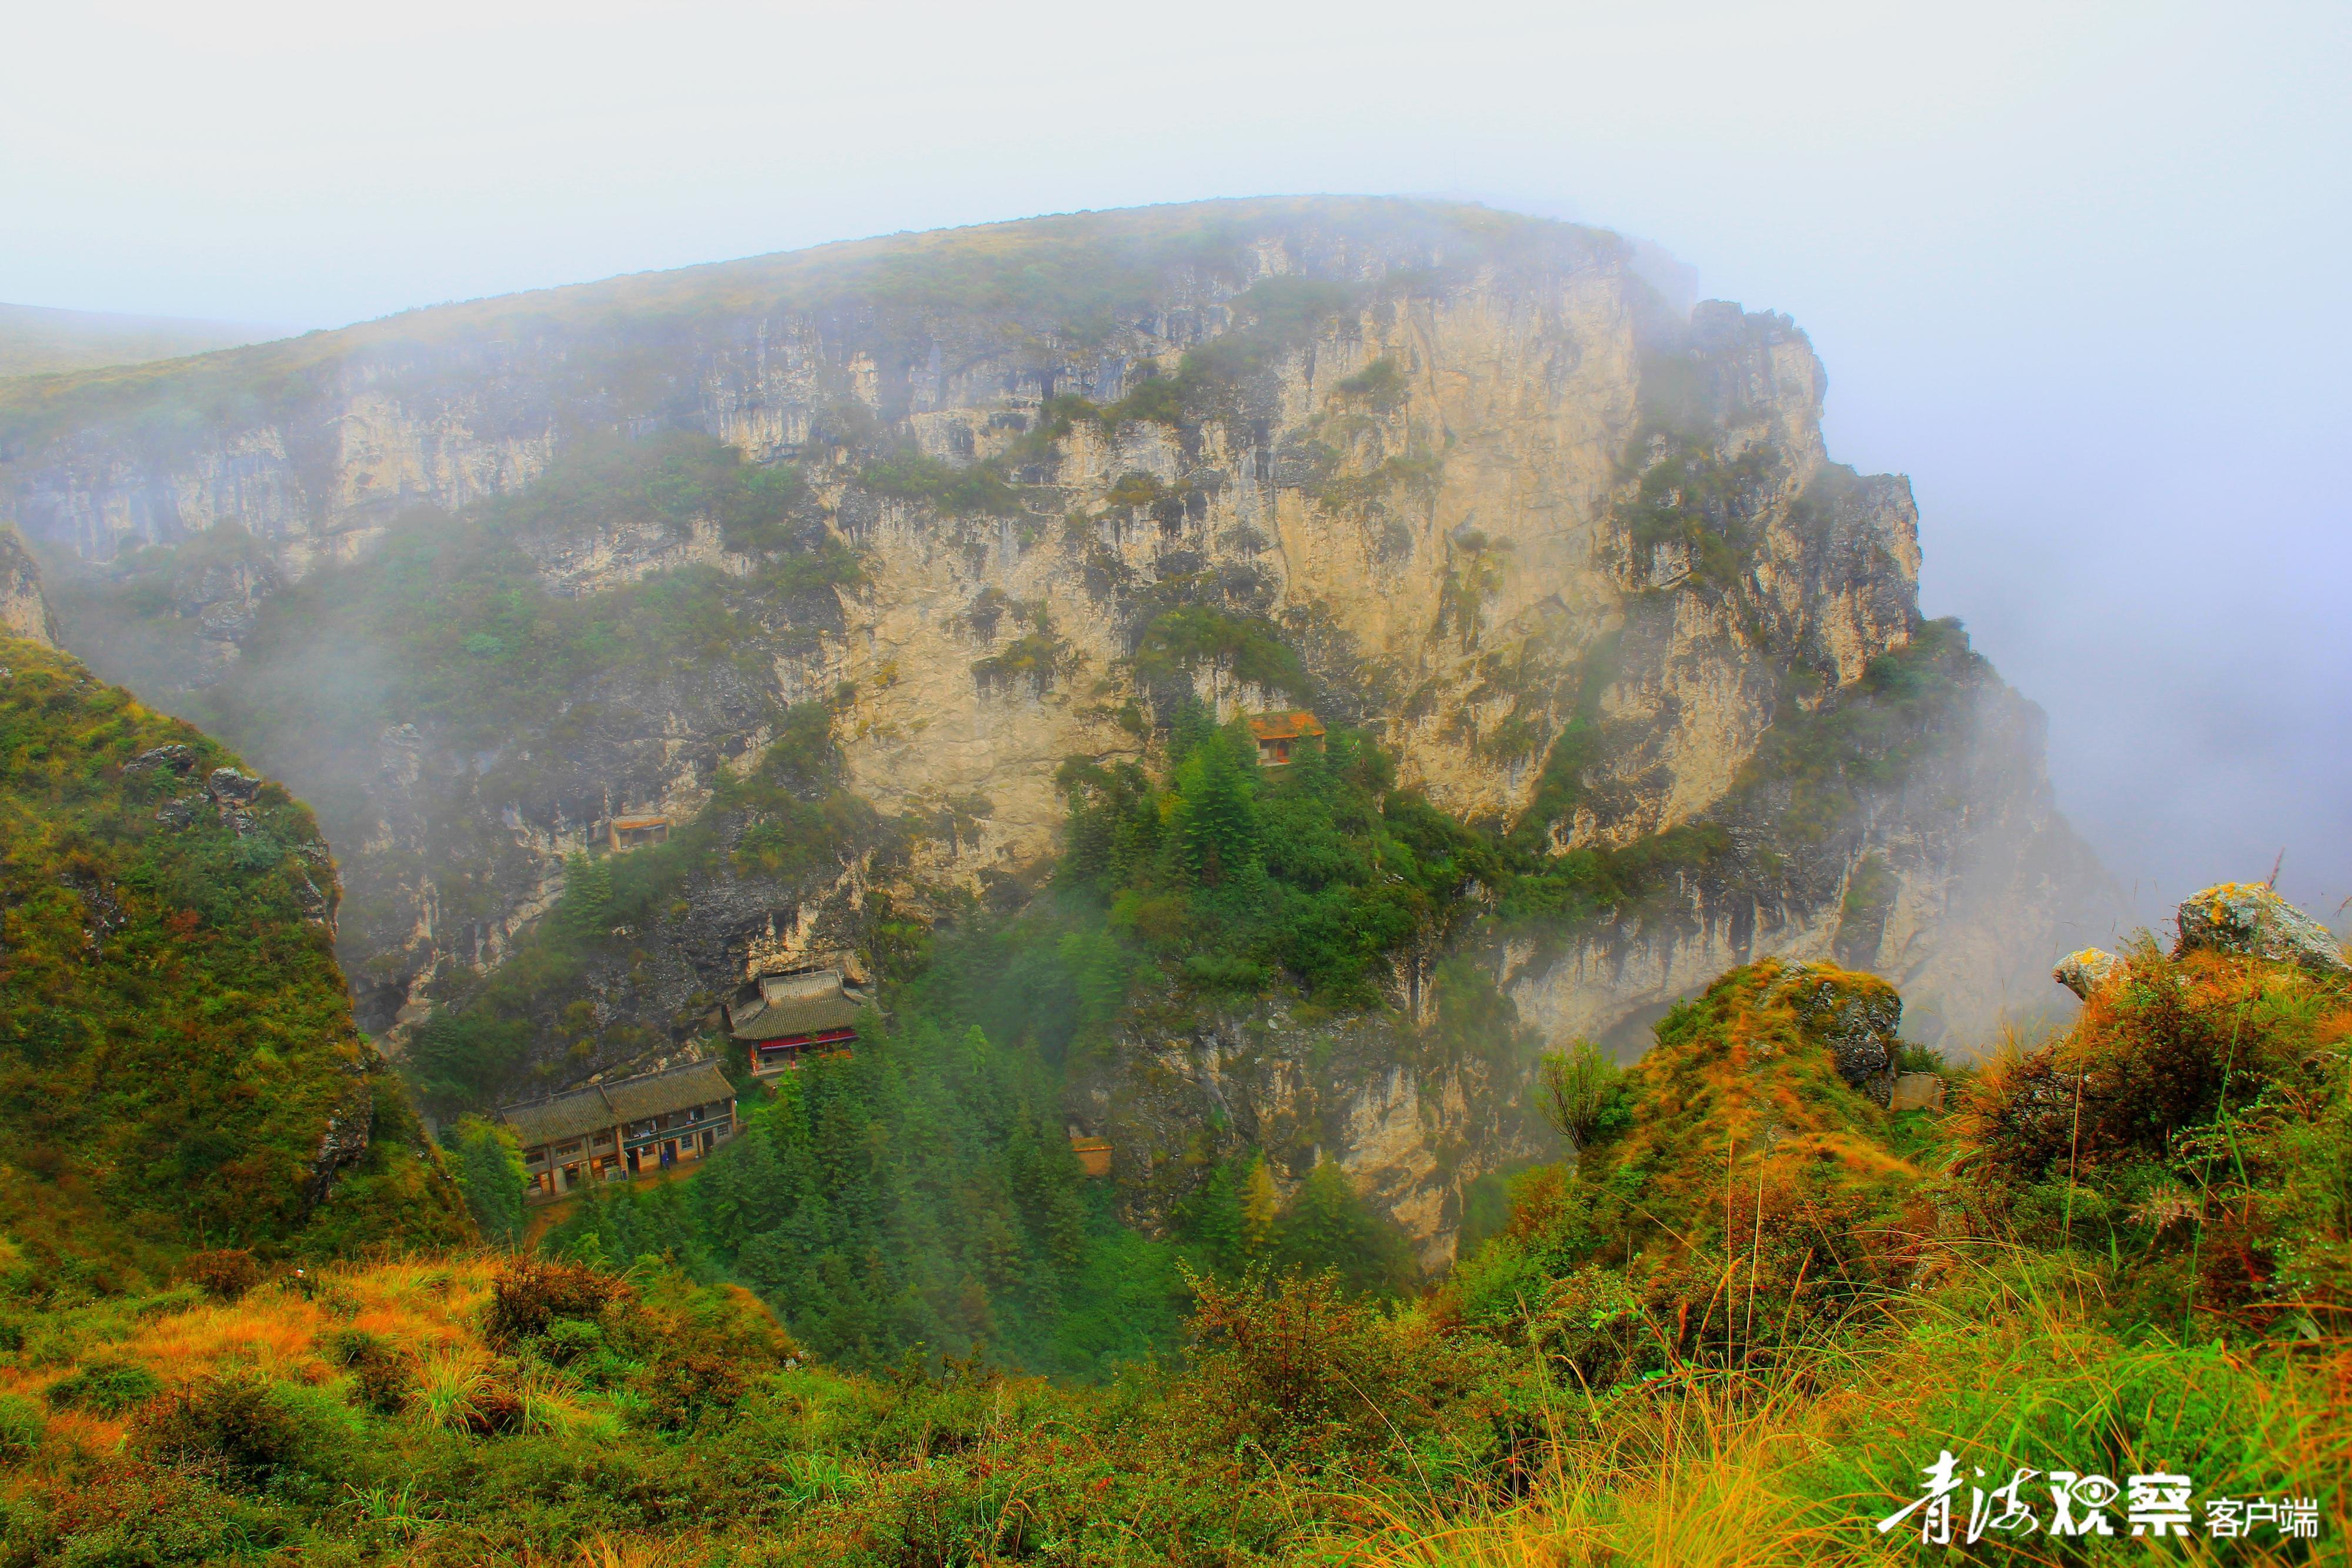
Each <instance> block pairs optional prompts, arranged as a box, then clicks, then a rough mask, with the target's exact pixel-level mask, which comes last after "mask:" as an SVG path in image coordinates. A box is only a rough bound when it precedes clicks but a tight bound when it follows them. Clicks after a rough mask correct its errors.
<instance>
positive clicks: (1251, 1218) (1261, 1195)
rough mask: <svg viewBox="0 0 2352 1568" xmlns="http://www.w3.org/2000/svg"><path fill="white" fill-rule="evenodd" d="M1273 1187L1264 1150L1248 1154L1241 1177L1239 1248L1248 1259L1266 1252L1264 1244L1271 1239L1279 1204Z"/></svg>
mask: <svg viewBox="0 0 2352 1568" xmlns="http://www.w3.org/2000/svg"><path fill="white" fill-rule="evenodd" d="M1280 1201H1281V1200H1280V1197H1279V1195H1277V1194H1276V1191H1275V1187H1274V1172H1273V1171H1271V1170H1269V1169H1267V1168H1266V1163H1265V1154H1264V1153H1263V1152H1260V1153H1255V1154H1253V1155H1250V1162H1249V1168H1248V1169H1247V1170H1246V1171H1245V1172H1244V1174H1243V1176H1242V1191H1241V1208H1242V1250H1243V1252H1244V1254H1245V1255H1247V1256H1248V1257H1251V1258H1261V1257H1264V1256H1265V1250H1266V1247H1267V1244H1268V1243H1269V1242H1271V1241H1272V1240H1273V1239H1274V1224H1275V1218H1276V1208H1277V1207H1278V1205H1279V1203H1280Z"/></svg>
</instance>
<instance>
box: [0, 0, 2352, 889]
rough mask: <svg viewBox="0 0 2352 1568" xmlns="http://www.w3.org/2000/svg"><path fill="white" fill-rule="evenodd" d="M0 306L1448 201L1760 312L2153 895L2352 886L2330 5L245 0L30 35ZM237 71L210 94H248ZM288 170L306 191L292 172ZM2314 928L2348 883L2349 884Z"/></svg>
mask: <svg viewBox="0 0 2352 1568" xmlns="http://www.w3.org/2000/svg"><path fill="white" fill-rule="evenodd" d="M12 33H13V34H14V35H15V37H14V43H15V46H16V57H17V59H18V60H19V62H20V63H21V62H26V61H33V60H39V59H58V60H76V61H84V62H88V61H93V60H102V61H103V62H105V68H104V75H105V77H106V78H107V80H108V81H109V83H110V88H109V93H108V102H107V105H106V110H105V112H104V113H102V114H100V113H94V112H92V111H91V106H90V105H89V103H87V102H86V101H82V100H81V98H80V95H81V94H82V93H84V92H85V91H86V90H87V84H88V82H89V80H90V79H91V78H92V73H91V72H89V71H87V70H77V71H71V72H67V71H54V72H52V71H32V72H27V71H20V72H18V73H16V74H17V77H18V79H17V80H16V81H15V82H14V83H12V90H11V91H10V93H9V94H7V95H6V97H5V100H0V149H5V151H0V299H5V300H8V301H11V302H14V303H18V304H26V305H38V306H47V307H58V308H75V309H85V310H106V311H120V312H131V313H137V314H146V315H153V314H170V315H174V316H183V317H200V318H208V319H235V320H253V319H263V320H280V321H295V322H299V323H301V324H303V325H307V326H329V325H337V324H341V323H344V322H347V321H350V320H352V319H364V318H369V317H373V316H377V315H381V314H384V313H388V312H391V311H394V310H397V309H400V308H407V307H410V306H414V305H420V304H426V303H431V302H435V301H437V300H441V299H446V298H467V297H476V296H482V295H488V294H495V293H501V292H506V291H509V290H514V289H520V288H526V287H539V286H544V285H549V284H555V283H562V282H569V281H574V280H580V279H585V278H591V277H600V276H605V275H609V274H613V273H615V272H623V271H632V270H639V269H645V268H651V267H674V266H680V265H686V264H690V263H694V262H699V261H707V260H715V259H720V258H724V257H730V256H741V255H748V254H753V253H758V252H762V251H768V250H774V249H779V248H784V247H789V246H802V245H806V244H812V243H816V242H820V241H824V240H829V239H836V238H844V237H850V236H856V235H867V234H873V233H879V232H888V231H893V230H898V229H919V228H929V227H934V226H940V225H953V224H963V223H971V222H981V221H987V220H992V219H998V218H1009V217H1017V216H1023V215H1026V214H1033V213H1038V212H1049V211H1062V210H1070V209H1075V208H1082V207H1104V206H1114V205H1128V204H1140V203H1149V202H1156V201H1169V200H1181V199H1191V198H1194V197H1201V196H1209V195H1239V194H1249V193H1273V192H1303V191H1356V192H1416V193H1456V194H1469V195H1475V196H1477V197H1479V198H1481V199H1484V200H1487V201H1489V202H1492V203H1494V204H1498V205H1506V206H1512V207H1517V208H1520V209H1522V210H1528V211H1535V212H1541V213H1548V214H1556V215H1563V216H1574V217H1576V218H1578V219H1580V220H1582V221H1587V222H1592V223H1597V224H1601V225H1607V226H1611V227H1614V228H1617V229H1620V230H1622V232H1625V233H1628V234H1632V235H1640V236H1642V237H1643V238H1645V239H1647V240H1649V241H1651V242H1654V244H1655V245H1657V246H1661V247H1663V248H1664V250H1666V251H1668V252H1670V253H1672V254H1673V255H1675V256H1678V257H1679V258H1681V259H1682V260H1683V261H1684V262H1685V263H1687V264H1689V265H1690V266H1691V267H1695V268H1696V274H1697V278H1698V287H1699V291H1700V293H1701V294H1702V295H1703V296H1708V297H1721V298H1734V299H1738V300H1740V301H1742V302H1743V303H1745V304H1746V305H1747V306H1748V308H1775V309H1780V310H1785V311H1787V312H1789V313H1790V314H1791V315H1792V316H1794V317H1795V319H1797V321H1798V323H1799V324H1800V325H1801V326H1802V327H1803V328H1805V329H1807V330H1808V331H1809V332H1810V333H1811V337H1812V340H1813V342H1814V345H1815V347H1816V349H1817V350H1818V351H1819V353H1820V354H1821V356H1822V360H1823V361H1825V363H1826V365H1827V367H1828V370H1829V373H1830V379H1831V385H1832V396H1831V401H1830V424H1829V434H1830V441H1831V446H1832V455H1834V456H1836V457H1838V458H1840V459H1843V460H1844V461H1847V462H1851V463H1853V464H1855V465H1858V466H1860V467H1862V468H1864V470H1865V471H1870V470H1888V471H1894V472H1899V473H1904V474H1907V475H1909V476H1911V477H1912V479H1913V482H1914V484H1915V486H1916V490H1917V494H1918V498H1919V501H1920V505H1921V511H1922V517H1923V523H1922V530H1923V536H1924V541H1923V542H1924V547H1925V553H1926V563H1927V564H1926V569H1925V573H1924V599H1925V605H1926V608H1927V612H1929V613H1931V614H1956V615H1958V616H1961V617H1962V618H1964V619H1965V620H1966V621H1967V622H1969V625H1970V627H1971V629H1972V630H1973V632H1974V633H1975V634H1976V636H1977V638H1978V639H1979V646H1980V647H1981V648H1982V649H1983V650H1984V651H1985V652H1986V653H1989V654H1990V656H1991V657H1992V658H1993V659H1994V661H1995V662H1996V663H1997V664H1999V666H2000V669H2001V670H2002V672H2003V673H2004V674H2006V675H2007V677H2008V678H2009V679H2010V680H2011V682H2012V683H2013V684H2015V685H2018V686H2019V687H2020V688H2021V689H2022V690H2023V691H2024V692H2025V693H2026V695H2029V696H2031V697H2032V698H2033V699H2034V700H2036V701H2038V702H2039V703H2041V704H2042V706H2044V707H2045V708H2046V709H2047V710H2048V712H2049V714H2050V717H2051V733H2050V749H2051V760H2052V768H2053V776H2054V780H2055V786H2056V789H2057V792H2058V797H2059V802H2060V805H2061V806H2062V808H2063V810H2066V811H2067V812H2068V813H2069V814H2070V815H2071V816H2072V818H2073V819H2074V821H2075V823H2076V824H2077V825H2078V826H2079V827H2081V828H2082V829H2083V830H2084V832H2085V833H2086V834H2087V835H2088V837H2089V838H2090V839H2091V840H2092V841H2093V842H2094V843H2095V846H2096V848H2097V849H2098V850H2099V852H2101V854H2102V855H2103V856H2104V857H2105V860H2106V862H2107V864H2108V866H2109V867H2110V868H2111V869H2112V870H2113V871H2114V873H2116V877H2117V878H2118V879H2119V880H2120V881H2121V882H2122V883H2123V884H2124V885H2125V886H2126V888H2127V889H2136V890H2137V894H2138V907H2139V909H2140V911H2141V913H2142V915H2144V916H2145V917H2147V918H2155V917H2157V916H2158V915H2160V914H2161V913H2162V912H2163V911H2164V910H2165V909H2168V907H2169V904H2170V901H2172V900H2174V899H2177V898H2178V897H2179V896H2180V895H2181V894H2183V893H2185V892H2187V891H2189V889H2191V888H2194V887H2196V886H2199V885H2201V884H2203V883H2207V882H2210V881H2213V880H2218V879H2221V878H2225V877H2238V878H2246V877H2253V878H2259V877H2262V876H2263V875H2266V874H2267V873H2269V871H2270V869H2271V867H2272V864H2273V858H2274V857H2276V856H2278V855H2279V854H2280V853H2281V852H2284V862H2283V874H2282V878H2281V887H2282V890H2283V891H2284V892H2286V893H2287V894H2289V895H2290V896H2292V897H2294V899H2296V900H2298V901H2300V902H2302V903H2304V904H2305V905H2307V906H2310V907H2313V908H2315V910H2316V911H2318V912H2319V913H2321V914H2323V915H2328V914H2331V913H2336V912H2338V907H2339V906H2338V901H2339V900H2342V899H2344V898H2345V897H2346V895H2347V894H2352V791H2347V788H2346V784H2345V778H2346V763H2347V758H2352V658H2347V653H2352V649H2347V637H2346V633H2345V632H2344V630H2343V627H2344V621H2343V618H2342V616H2341V613H2340V612H2339V610H2338V604H2337V601H2338V600H2339V599H2340V597H2341V593H2342V590H2343V587H2344V584H2345V582H2346V580H2347V575H2352V574H2347V565H2348V564H2352V546H2347V542H2346V527H2345V525H2346V522H2347V501H2346V498H2345V497H2346V491H2347V484H2346V480H2347V474H2346V468H2347V455H2346V444H2345V439H2344V432H2345V430H2346V428H2347V423H2352V393H2347V390H2346V382H2345V380H2344V377H2343V375H2342V373H2341V366H2342V365H2343V364H2344V363H2346V362H2347V360H2352V328H2347V324H2346V318H2345V315H2344V313H2343V311H2342V310H2341V309H2340V308H2339V307H2338V306H2337V304H2336V292H2337V290H2336V281H2337V278H2336V275H2337V273H2338V271H2339V270H2340V267H2339V265H2338V258H2339V257H2340V256H2343V255H2344V254H2346V250H2347V241H2352V222H2347V218H2352V198H2347V190H2352V179H2347V176H2352V157H2347V153H2352V110H2347V99H2346V95H2345V94H2344V92H2343V89H2342V83H2343V81H2344V79H2345V77H2346V67H2347V65H2352V13H2347V10H2346V9H2345V8H2344V7H2342V6H2340V5H2277V6H2272V7H2268V8H2265V9H2264V10H2263V11H2262V12H2261V13H2259V14H2254V15H2250V14H2247V13H2246V12H2244V11H2243V10H2242V9H2240V8H2227V9H2225V8H2222V7H2218V6H2217V7H2203V6H2183V5H2159V6H2139V5H2135V6H2124V5H2104V6H2081V7H2074V8H2070V9H2068V10H2066V11H2065V12H2064V13H2063V14H2057V13H2053V12H2052V11H2051V10H2050V9H2049V8H2044V7H2033V6H2025V5H1996V6H1991V7H1974V8H1969V9H1967V10H1965V11H1946V12H1941V13H1937V14H1935V15H1933V16H1930V15H1927V14H1924V13H1923V14H1897V13H1895V12H1890V11H1888V10H1886V9H1885V8H1882V7H1872V6H1864V5H1852V6H1845V7H1837V6H1823V7H1815V8H1814V9H1813V11H1812V13H1811V15H1809V16H1807V17H1805V18H1803V19H1802V20H1801V21H1798V20H1792V19H1789V18H1785V17H1783V16H1780V15H1779V14H1778V13H1777V12H1776V11H1775V10H1773V9H1772V8H1767V7H1751V6H1738V5H1677V6H1674V7H1670V8H1657V9H1654V10H1650V11H1646V12H1644V13H1643V15H1642V16H1629V15H1627V14H1626V13H1625V12H1624V10H1623V8H1621V7H1612V8H1608V9H1606V10H1602V9H1598V8H1593V9H1587V8H1583V7H1576V6H1559V5H1543V6H1536V5H1491V4H1489V5H1472V6H1466V7H1465V6H1455V7H1445V8H1438V9H1431V8H1423V7H1405V6H1400V5H1370V6H1363V7H1358V8H1355V9H1353V10H1351V11H1350V12H1349V13H1347V14H1346V15H1345V16H1344V17H1342V16H1340V15H1339V14H1338V13H1334V12H1330V11H1327V10H1323V9H1320V8H1315V9H1307V8H1286V7H1265V6H1236V5H1225V4H1223V3H1218V4H1212V5H1205V6H1202V7H1195V8H1194V10H1193V12H1192V14H1190V15H1188V16H1186V17H1184V18H1183V19H1182V20H1181V25H1180V24H1179V22H1178V21H1177V20H1175V19H1174V18H1171V16H1168V15H1167V14H1166V13H1164V12H1152V11H1143V12H1132V13H1118V12H1110V11H1105V10H1103V9H1101V8H1099V7H1085V8H1080V7H1073V6H1060V5H1053V6H1040V7H1031V8H1027V9H1026V10H1025V12H1024V14H1023V15H1022V16H1020V17H1019V18H1018V19H1017V20H1016V19H1015V18H1013V17H1011V16H1006V15H1003V14H999V13H996V12H992V11H988V10H986V9H982V10H979V11H973V10H971V9H968V8H958V9H954V10H950V9H949V8H946V7H923V6H895V7H876V8H871V9H864V10H858V11H856V12H854V13H853V12H850V11H846V10H843V9H839V8H830V7H828V8H814V7H809V8H803V7H792V6H786V7H772V6H762V7H751V6H732V5H725V6H707V7H700V8H698V9H697V10H696V11H694V12H693V13H691V14H686V13H672V12H667V11H656V10H654V9H652V8H647V7H640V6H634V5H611V4H607V5H586V6H581V5H569V6H563V7H555V6H547V5H511V6H504V7H498V8H494V9H492V10H491V11H489V12H488V13H485V12H484V11H483V10H482V9H481V8H478V7H462V8H461V7H458V6H455V5H446V4H434V5H421V6H415V7H408V8H404V9H403V10H401V11H400V12H398V13H397V14H383V13H373V12H371V13H356V12H354V13H349V14H327V13H319V12H316V11H313V10H310V9H307V8H306V9H302V10H299V11H298V10H296V9H294V8H291V7H278V6H269V5H235V6H230V7H227V8H225V9H214V10H208V11H204V12H193V11H184V10H166V9H164V8H162V7H153V6H145V5H112V6H107V5H94V6H89V7H80V8H58V9H57V10H54V11H52V12H50V13H48V14H45V15H42V16H19V17H17V18H16V21H15V26H14V27H13V28H12ZM228 84H234V86H233V87H231V86H229V85H228ZM293 193H299V195H296V194H293ZM2336 919H2337V921H2338V924H2339V925H2340V924H2341V923H2342V915H2340V913H2336Z"/></svg>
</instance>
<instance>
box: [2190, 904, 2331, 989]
mask: <svg viewBox="0 0 2352 1568" xmlns="http://www.w3.org/2000/svg"><path fill="white" fill-rule="evenodd" d="M2174 924H2175V925H2177V926H2178V928H2179V932H2180V940H2179V943H2178V944H2176V945H2175V946H2174V947H2173V950H2172V951H2173V956H2175V957H2178V956H2181V955H2182V954H2186V953H2192V952H2199V951H2203V952H2210V953H2234V954H2239V955H2242V956H2246V957H2252V958H2267V959H2269V960H2270V961H2271V962H2273V963H2276V964H2295V965H2299V966H2301V967H2304V968H2305V969H2309V970H2311V971H2312V972H2313V973H2315V974H2321V975H2352V964H2347V963H2346V962H2345V959H2344V948H2343V945H2342V944H2340V943H2338V942H2337V941H2336V937H2335V936H2334V935H2333V934H2332V933H2331V932H2329V930H2328V929H2327V927H2326V926H2325V925H2321V924H2320V923H2319V922H2318V921H2316V920H2314V919H2313V918H2312V917H2311V916H2310V915H2305V913H2304V912H2303V911H2302V910H2300V909H2297V908H2296V907H2295V906H2294V904H2289V903H2288V902H2287V901H2286V900H2285V899H2284V898H2281V897H2280V896H2279V895H2278V894H2276V893H2275V892H2273V890H2272V889H2271V888H2269V887H2267V886H2265V885H2264V884H2263V883H2259V882H2225V883H2220V884H2219V885H2217V886H2213V887H2209V888H2207V889H2206V890H2205V891H2204V892H2202V893H2200V894H2196V895H2194V896H2193V897H2191V898H2189V900H2188V901H2187V902H2185V903H2183V904H2181V906H2180V909H2179V913H2178V914H2177V915H2175V916H2174Z"/></svg>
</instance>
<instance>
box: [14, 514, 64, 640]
mask: <svg viewBox="0 0 2352 1568" xmlns="http://www.w3.org/2000/svg"><path fill="white" fill-rule="evenodd" d="M0 637H21V638H23V639H25V640H26V642H28V643H39V644H40V645H41V646H42V647H44V648H54V647H56V646H57V645H58V623H57V618H56V617H55V616H53V615H52V614H50V613H49V601H48V600H47V598H46V597H45V596H44V595H43V594H42V592H41V572H40V569H39V568H38V567H37V566H36V565H34V563H33V558H32V556H31V555H30V554H29V553H28V552H27V551H26V549H25V545H24V541H23V540H21V539H19V538H17V537H16V530H14V529H13V528H0Z"/></svg>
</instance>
